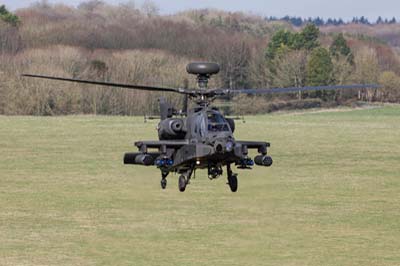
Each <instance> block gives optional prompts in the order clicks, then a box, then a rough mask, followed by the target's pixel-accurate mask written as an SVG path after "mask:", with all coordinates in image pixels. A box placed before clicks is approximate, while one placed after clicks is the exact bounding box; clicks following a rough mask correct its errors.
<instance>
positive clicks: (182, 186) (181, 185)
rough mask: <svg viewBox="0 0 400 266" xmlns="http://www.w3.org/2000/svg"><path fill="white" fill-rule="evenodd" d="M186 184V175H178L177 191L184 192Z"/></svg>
mask: <svg viewBox="0 0 400 266" xmlns="http://www.w3.org/2000/svg"><path fill="white" fill-rule="evenodd" d="M186 185H187V181H186V177H185V176H184V175H181V176H180V177H179V182H178V186H179V191H180V192H185V190H186Z"/></svg>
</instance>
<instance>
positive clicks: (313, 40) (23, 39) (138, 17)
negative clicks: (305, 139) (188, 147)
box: [0, 0, 400, 115]
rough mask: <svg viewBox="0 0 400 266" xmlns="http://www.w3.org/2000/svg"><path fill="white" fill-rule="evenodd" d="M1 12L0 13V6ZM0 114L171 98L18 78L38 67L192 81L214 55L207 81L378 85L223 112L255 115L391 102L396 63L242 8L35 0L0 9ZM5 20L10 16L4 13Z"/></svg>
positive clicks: (76, 110)
mask: <svg viewBox="0 0 400 266" xmlns="http://www.w3.org/2000/svg"><path fill="white" fill-rule="evenodd" d="M1 10H2V11H1ZM0 11H1V12H0V114H8V115H26V114H29V115H60V114H111V115H139V114H154V113H156V112H158V104H157V99H158V98H159V97H160V96H165V97H168V99H169V100H170V101H171V102H173V103H174V104H176V105H178V106H181V105H182V101H183V99H182V98H181V97H180V96H177V95H169V94H160V93H147V92H138V91H128V90H120V89H109V88H102V87H96V86H95V87H93V86H92V87H88V86H83V85H77V84H64V83H59V82H51V81H42V80H31V79H29V80H28V79H25V78H21V77H20V74H22V73H37V74H48V75H56V76H64V77H73V78H81V79H92V80H102V81H115V82H122V83H131V84H141V85H157V86H166V87H182V86H186V84H188V85H189V86H190V87H194V86H196V84H195V78H194V77H190V76H188V75H187V74H186V73H185V66H186V64H187V63H189V62H191V61H200V60H204V61H215V62H218V63H220V64H221V69H222V71H221V74H220V75H218V76H216V77H214V78H213V79H212V80H211V84H210V86H211V87H223V88H230V89H236V88H271V87H288V86H305V85H329V84H350V83H378V82H379V83H381V84H383V85H384V86H385V87H384V89H383V90H379V91H362V92H358V91H350V92H346V93H345V92H343V93H341V92H339V93H308V94H303V95H300V97H299V95H297V94H288V95H274V96H263V97H251V96H240V97H236V98H234V99H231V100H233V101H234V103H236V104H235V105H234V106H235V107H230V108H226V109H227V110H226V111H230V112H240V113H262V112H268V111H274V110H278V109H284V108H302V107H305V108H308V107H315V106H331V105H337V104H347V103H351V102H354V101H357V100H359V99H362V100H368V101H390V102H398V101H399V100H400V93H399V87H400V85H399V84H400V79H399V76H398V75H399V74H400V64H399V62H400V60H399V58H398V55H397V53H396V51H395V50H394V49H392V48H391V47H390V46H388V45H386V44H384V43H382V42H376V41H374V39H365V38H360V37H359V36H357V35H351V34H337V33H332V34H331V33H330V34H327V33H323V32H320V29H319V28H318V27H317V26H316V25H315V24H312V23H309V24H307V25H305V26H304V27H302V28H301V29H300V30H297V29H294V28H292V27H291V26H290V25H288V24H285V23H283V24H281V23H278V24H277V23H276V22H268V21H265V20H264V19H263V18H261V17H258V16H254V15H248V14H244V13H229V12H222V11H217V10H208V9H206V10H192V11H187V12H182V13H178V14H175V15H170V16H161V15H159V14H158V10H157V7H156V6H155V5H154V4H153V3H152V2H151V1H147V2H145V5H144V6H142V7H140V8H137V7H136V6H135V5H134V3H133V2H131V1H130V2H126V3H124V4H121V5H109V4H106V3H104V2H102V1H99V0H95V1H87V2H84V3H83V4H81V5H79V6H78V7H76V8H75V7H70V6H66V5H51V4H48V3H46V2H39V3H37V4H34V5H33V6H31V7H29V8H24V9H20V10H17V12H16V14H12V13H11V12H9V11H8V10H7V9H6V8H5V7H2V8H0ZM10 18H12V19H10Z"/></svg>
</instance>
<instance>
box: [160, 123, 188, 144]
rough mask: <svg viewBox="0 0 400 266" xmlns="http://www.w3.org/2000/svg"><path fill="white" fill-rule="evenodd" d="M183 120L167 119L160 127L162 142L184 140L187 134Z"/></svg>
mask: <svg viewBox="0 0 400 266" xmlns="http://www.w3.org/2000/svg"><path fill="white" fill-rule="evenodd" d="M184 126H185V124H184V122H183V120H182V119H177V118H170V119H165V120H163V121H161V122H160V124H159V125H158V137H159V139H160V140H172V139H184V138H185V135H186V132H185V129H184Z"/></svg>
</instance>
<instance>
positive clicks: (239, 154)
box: [22, 62, 378, 192]
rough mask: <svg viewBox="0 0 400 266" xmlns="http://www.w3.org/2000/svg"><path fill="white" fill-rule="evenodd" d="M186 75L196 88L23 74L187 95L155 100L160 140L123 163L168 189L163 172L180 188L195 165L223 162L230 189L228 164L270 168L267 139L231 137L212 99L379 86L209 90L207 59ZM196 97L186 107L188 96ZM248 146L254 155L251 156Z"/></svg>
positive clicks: (233, 182) (214, 168)
mask: <svg viewBox="0 0 400 266" xmlns="http://www.w3.org/2000/svg"><path fill="white" fill-rule="evenodd" d="M186 70H187V72H188V73H189V74H192V75H195V76H196V78H197V85H198V86H197V88H196V89H188V88H167V87H153V86H151V87H150V86H140V85H130V84H119V83H111V82H100V81H90V80H81V79H70V78H61V77H52V76H44V75H32V74H23V75H22V76H24V77H31V78H41V79H50V80H58V81H66V82H76V83H83V84H91V85H101V86H109V87H118V88H126V89H135V90H144V91H158V92H171V93H178V94H182V95H184V96H185V101H184V107H183V109H182V110H177V109H175V108H174V107H173V106H171V105H170V104H169V103H168V102H167V101H166V100H165V99H164V98H160V99H159V105H160V122H159V124H158V127H157V131H158V140H155V141H137V142H135V146H136V147H137V149H138V152H129V153H126V154H125V155H124V159H123V162H124V164H125V165H139V166H153V167H154V166H155V167H157V168H158V169H159V170H160V172H161V182H160V184H161V188H162V189H166V187H167V177H168V176H169V175H170V174H171V173H175V174H179V179H178V188H179V191H181V192H184V191H185V190H186V187H187V185H188V184H190V181H191V179H192V177H193V176H194V175H195V172H196V170H198V169H206V170H207V172H208V177H209V179H211V180H213V179H216V178H219V177H221V176H222V175H223V173H224V171H223V168H225V167H226V175H227V181H228V182H227V184H228V185H229V188H230V190H231V191H232V192H237V190H238V174H237V173H234V172H233V170H232V168H233V166H236V167H237V168H238V169H242V170H246V169H252V168H253V167H254V166H255V165H257V166H261V167H271V166H272V164H273V159H272V157H271V156H269V155H268V151H269V148H270V146H271V145H270V143H269V142H265V141H243V140H238V139H236V138H235V137H234V132H235V121H234V119H232V118H228V117H226V116H224V114H222V112H221V111H220V110H219V109H218V108H217V107H215V106H213V105H212V103H213V101H214V100H215V99H218V98H221V97H231V96H235V95H237V94H247V95H258V94H271V93H291V92H303V91H321V90H339V89H365V88H378V86H377V85H366V84H360V85H338V86H316V87H300V88H299V87H291V88H269V89H209V88H208V82H209V79H210V78H211V77H212V76H213V75H216V74H218V73H219V72H220V66H219V65H218V64H217V63H211V62H194V63H190V64H188V65H187V67H186ZM189 100H191V101H193V102H194V107H193V108H190V109H189V108H188V101H189ZM249 150H256V151H257V153H258V155H256V156H255V157H253V158H251V157H250V156H249Z"/></svg>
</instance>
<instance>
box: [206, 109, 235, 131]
mask: <svg viewBox="0 0 400 266" xmlns="http://www.w3.org/2000/svg"><path fill="white" fill-rule="evenodd" d="M207 120H208V132H230V131H231V130H230V128H229V124H228V122H227V121H226V119H225V118H224V117H223V116H222V115H221V114H220V113H218V112H214V111H210V112H208V113H207Z"/></svg>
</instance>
